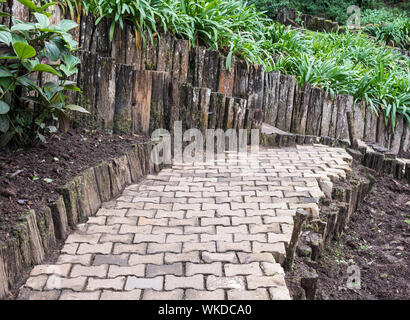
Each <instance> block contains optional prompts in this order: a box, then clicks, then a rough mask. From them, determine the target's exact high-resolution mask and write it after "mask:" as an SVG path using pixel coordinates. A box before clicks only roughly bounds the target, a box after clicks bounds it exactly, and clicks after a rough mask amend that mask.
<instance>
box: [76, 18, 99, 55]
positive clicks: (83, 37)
mask: <svg viewBox="0 0 410 320" xmlns="http://www.w3.org/2000/svg"><path fill="white" fill-rule="evenodd" d="M95 29H96V26H95V19H94V17H93V16H92V15H91V14H89V15H88V16H83V15H82V16H81V19H80V34H79V46H80V47H81V49H82V50H86V51H91V50H92V44H95V42H94V37H95ZM94 52H95V48H94Z"/></svg>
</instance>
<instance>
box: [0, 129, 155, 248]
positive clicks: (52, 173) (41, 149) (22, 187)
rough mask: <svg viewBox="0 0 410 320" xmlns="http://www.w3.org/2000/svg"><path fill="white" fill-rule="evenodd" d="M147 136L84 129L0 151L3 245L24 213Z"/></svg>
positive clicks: (51, 198) (0, 199) (49, 201)
mask: <svg viewBox="0 0 410 320" xmlns="http://www.w3.org/2000/svg"><path fill="white" fill-rule="evenodd" d="M146 139H147V138H144V137H141V136H126V135H118V134H106V133H102V132H93V131H88V130H85V129H72V130H70V131H69V132H68V133H65V134H59V135H50V136H48V137H47V142H46V143H37V144H36V145H34V146H32V147H30V148H24V149H23V148H22V149H13V150H1V151H0V244H1V242H2V241H4V240H5V239H7V238H8V237H9V236H10V234H11V232H12V230H13V227H14V226H15V224H16V222H17V221H18V219H19V218H20V217H21V215H22V214H23V213H24V212H26V211H27V210H29V209H34V210H36V211H38V210H41V208H43V207H44V206H45V205H47V204H48V203H51V202H53V201H55V200H56V199H57V198H58V193H57V192H56V189H57V188H58V187H59V186H62V185H64V184H65V183H67V182H68V181H69V180H70V179H72V178H74V177H75V176H76V175H78V174H79V173H80V172H81V171H83V170H85V169H87V168H89V167H92V166H94V165H96V164H97V163H98V161H100V160H110V159H112V158H115V157H117V156H120V155H122V154H123V153H124V152H126V151H128V150H130V149H131V146H132V145H133V144H137V143H138V142H141V141H143V140H146Z"/></svg>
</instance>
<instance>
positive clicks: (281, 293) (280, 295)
mask: <svg viewBox="0 0 410 320" xmlns="http://www.w3.org/2000/svg"><path fill="white" fill-rule="evenodd" d="M268 290H269V293H270V296H271V299H272V300H274V301H276V300H292V298H291V297H290V294H289V290H288V288H286V287H275V288H269V289H268Z"/></svg>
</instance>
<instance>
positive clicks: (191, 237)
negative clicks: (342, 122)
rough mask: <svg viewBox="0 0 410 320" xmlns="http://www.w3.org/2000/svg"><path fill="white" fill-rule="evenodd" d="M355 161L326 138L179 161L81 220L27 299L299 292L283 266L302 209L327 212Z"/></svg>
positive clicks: (27, 289)
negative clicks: (324, 200) (326, 201)
mask: <svg viewBox="0 0 410 320" xmlns="http://www.w3.org/2000/svg"><path fill="white" fill-rule="evenodd" d="M350 163H351V157H350V156H349V155H348V154H347V153H346V152H345V150H344V149H337V148H329V147H326V146H321V145H314V146H298V147H297V148H288V149H261V150H260V152H259V153H258V154H250V155H249V154H248V155H246V154H238V153H227V154H226V156H225V159H222V160H220V161H215V162H214V163H211V164H209V163H208V164H204V163H202V164H183V163H181V164H178V163H175V164H174V165H173V166H172V168H170V169H164V170H162V171H161V172H160V173H159V174H158V175H157V176H148V177H146V179H144V180H143V181H141V182H140V183H139V184H136V185H131V186H129V187H127V188H126V189H125V190H124V192H123V194H122V196H121V197H119V198H118V199H116V200H115V201H111V202H109V203H105V204H104V205H103V208H101V209H100V210H99V212H98V213H97V215H96V216H95V217H91V218H89V220H88V222H87V223H85V224H82V225H79V226H78V228H77V230H76V231H75V232H74V233H73V234H71V235H70V236H69V237H68V238H67V240H66V242H65V246H64V248H63V250H62V252H61V254H60V256H59V258H58V261H57V262H56V264H55V265H39V266H36V267H35V268H34V269H33V270H32V272H31V274H30V278H29V279H28V280H27V282H26V283H25V285H24V286H23V287H22V288H21V290H20V295H19V299H70V300H73V299H92V300H94V299H95V300H97V299H132V300H136V299H187V300H190V299H218V300H219V299H274V300H276V299H290V297H289V292H288V289H287V287H286V284H285V279H284V272H283V269H282V267H281V265H280V263H281V262H283V260H284V257H285V243H287V242H288V241H289V240H290V236H291V232H292V223H293V219H292V215H293V214H295V212H296V209H298V208H306V209H307V210H308V211H309V212H310V213H311V214H312V215H317V214H318V210H319V208H318V203H319V198H320V197H322V196H324V194H323V192H324V193H326V194H327V195H328V194H329V192H331V186H332V182H331V181H332V180H334V179H338V178H339V177H345V176H346V172H347V171H350V170H351V169H350ZM322 190H323V192H322Z"/></svg>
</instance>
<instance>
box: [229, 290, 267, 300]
mask: <svg viewBox="0 0 410 320" xmlns="http://www.w3.org/2000/svg"><path fill="white" fill-rule="evenodd" d="M227 293H228V300H270V297H269V292H268V290H267V289H264V288H259V289H256V290H237V289H236V290H228V292H227Z"/></svg>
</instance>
